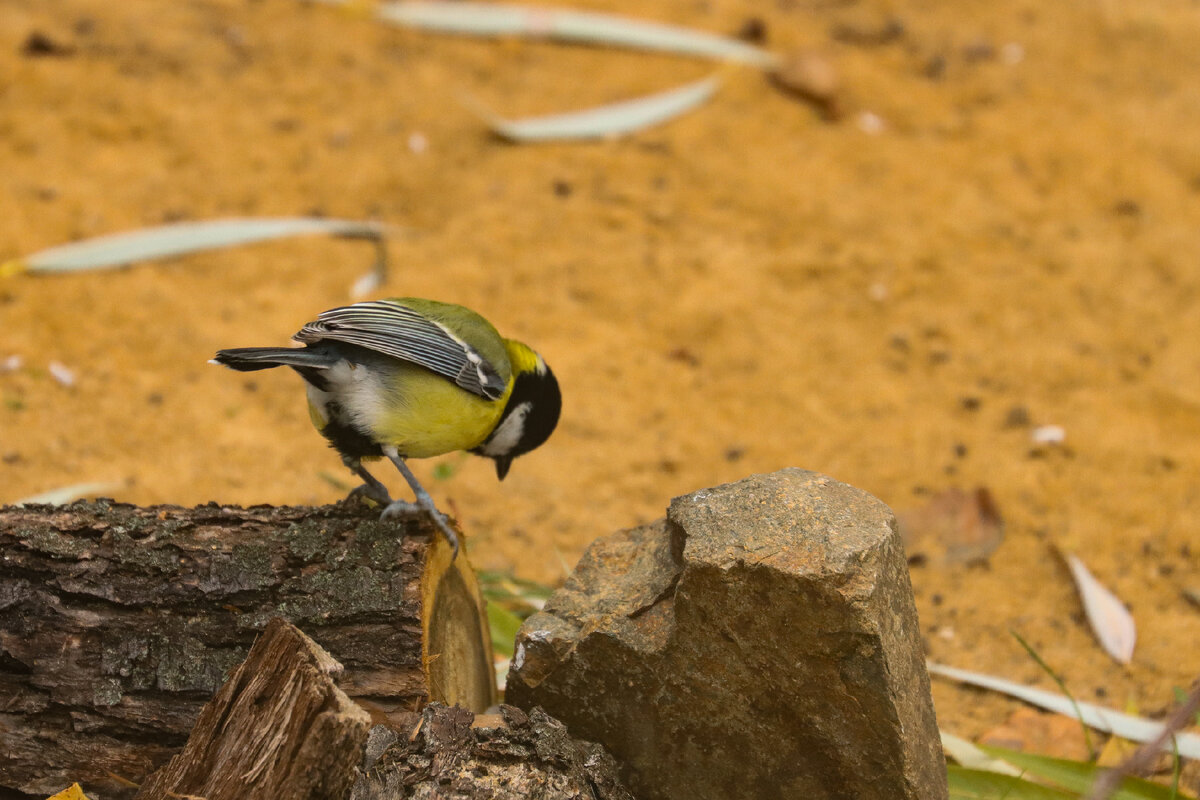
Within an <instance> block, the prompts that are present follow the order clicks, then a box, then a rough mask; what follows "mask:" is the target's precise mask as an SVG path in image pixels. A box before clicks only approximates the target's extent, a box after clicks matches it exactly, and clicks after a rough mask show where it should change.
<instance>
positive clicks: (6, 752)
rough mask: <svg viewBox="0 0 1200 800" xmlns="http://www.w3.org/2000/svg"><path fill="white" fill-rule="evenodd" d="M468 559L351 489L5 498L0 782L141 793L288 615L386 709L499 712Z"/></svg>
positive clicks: (376, 706) (360, 697)
mask: <svg viewBox="0 0 1200 800" xmlns="http://www.w3.org/2000/svg"><path fill="white" fill-rule="evenodd" d="M464 556H465V553H464V554H462V555H460V556H459V558H458V560H457V561H455V562H454V563H453V564H452V563H451V561H450V549H449V547H448V546H447V545H446V543H445V541H444V540H443V539H442V538H441V536H439V535H438V534H437V533H436V531H435V530H434V529H433V527H432V526H431V525H430V524H429V522H428V520H427V519H426V518H425V517H424V516H422V515H413V516H412V517H410V518H407V519H404V520H399V521H395V520H391V521H388V522H381V521H379V519H378V511H377V510H371V509H367V508H364V507H362V506H360V505H358V504H354V503H343V504H339V505H336V506H328V507H323V508H303V507H283V508H272V507H265V506H259V507H254V508H248V509H242V508H234V507H224V506H217V505H211V504H210V505H207V506H200V507H197V508H193V509H187V508H180V507H176V506H156V507H149V508H136V507H134V506H129V505H125V504H117V503H111V502H104V501H102V502H98V503H76V504H73V505H70V506H59V507H50V506H30V507H22V508H11V507H6V508H0V796H3V794H4V790H5V789H10V790H18V791H22V792H26V793H29V794H33V795H37V794H41V795H42V796H47V795H49V794H52V793H53V792H55V791H57V790H59V789H62V788H63V787H64V786H66V785H68V784H70V783H72V782H74V781H80V782H81V783H84V784H85V785H87V786H89V787H93V788H94V790H95V791H97V792H98V793H101V794H103V796H104V797H130V796H131V795H132V790H131V789H130V788H129V786H128V783H126V782H127V781H132V782H135V783H136V782H140V781H141V780H142V779H143V778H144V777H145V776H146V775H147V774H149V773H150V772H151V771H153V770H154V769H155V768H157V767H158V766H160V765H161V764H163V763H164V762H165V761H166V760H167V759H168V758H169V757H170V756H171V755H172V754H173V753H174V752H175V751H176V750H178V748H179V747H181V746H182V745H183V744H184V742H185V740H186V738H187V735H188V732H189V731H190V730H191V729H192V726H193V725H194V724H195V722H196V718H197V716H198V714H199V712H200V709H201V707H202V705H203V704H204V702H205V701H206V700H208V699H209V697H210V696H211V695H212V693H213V692H214V691H215V690H216V689H217V688H218V687H219V686H220V685H221V684H222V682H223V681H224V679H225V676H226V674H227V673H228V672H229V671H230V670H231V669H232V668H233V667H234V666H235V665H237V664H239V663H240V662H241V661H242V660H243V658H244V657H245V656H246V653H247V651H248V650H249V649H250V646H251V644H252V643H253V642H254V640H255V638H256V637H257V636H258V634H259V633H260V632H261V631H262V629H263V628H264V626H265V625H266V624H267V622H268V621H269V620H270V619H271V618H272V617H275V616H281V617H284V618H285V619H287V620H289V621H291V622H293V623H295V624H296V625H297V626H299V627H300V628H302V629H303V630H305V631H306V633H308V634H309V635H310V636H311V637H312V638H313V639H314V640H315V641H316V642H317V643H318V644H320V645H321V646H322V647H323V648H324V649H325V650H327V651H328V652H329V653H330V654H331V655H332V656H333V658H335V659H336V660H337V661H339V662H340V663H341V664H343V665H344V667H345V669H344V672H343V674H342V675H341V677H340V679H339V681H338V683H339V686H340V687H341V688H342V690H344V691H345V692H346V694H347V695H349V696H350V697H351V698H353V699H354V700H356V701H357V702H358V703H359V704H360V705H362V706H364V707H365V708H367V709H368V710H369V711H370V712H371V713H372V716H373V717H374V718H375V719H376V721H383V720H385V719H386V718H388V717H389V716H392V717H396V716H400V717H406V716H407V715H410V714H411V713H412V712H414V711H417V710H419V709H420V708H421V707H422V706H423V705H424V704H425V703H426V701H427V700H429V699H434V700H440V701H442V702H446V703H459V704H462V705H464V706H466V707H468V708H472V709H476V710H482V709H484V708H486V707H487V706H488V705H490V704H491V703H492V702H493V700H494V696H495V689H494V679H493V673H492V660H491V645H490V640H489V638H488V635H487V624H486V619H485V617H484V611H483V602H482V599H481V597H480V595H479V591H478V587H477V586H476V583H475V579H474V575H473V573H472V572H471V570H470V568H469V565H468V563H467V560H466V558H465V557H464ZM402 724H406V722H402ZM114 776H115V777H114Z"/></svg>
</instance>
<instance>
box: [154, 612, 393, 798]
mask: <svg viewBox="0 0 1200 800" xmlns="http://www.w3.org/2000/svg"><path fill="white" fill-rule="evenodd" d="M341 669H342V667H341V665H340V664H338V663H337V662H336V661H335V660H333V658H331V657H330V655H329V654H328V653H326V652H325V651H324V650H322V649H321V648H320V647H319V646H318V645H317V644H316V643H314V642H313V640H312V639H309V638H308V637H307V636H305V635H304V634H303V633H301V632H300V631H299V630H298V629H297V628H296V627H295V626H293V625H291V624H289V623H287V622H285V621H283V620H282V619H281V618H279V617H276V618H275V619H274V620H272V621H271V622H270V623H269V624H268V625H267V629H266V631H264V632H263V635H262V637H261V638H260V639H259V640H258V641H257V642H256V643H255V644H254V647H252V648H251V649H250V653H249V655H247V656H246V660H245V661H243V662H242V663H241V664H240V665H239V666H238V667H237V669H235V670H234V671H233V673H232V674H231V675H230V676H229V680H228V681H226V683H225V685H224V686H222V687H221V689H220V691H218V692H217V694H216V696H215V697H213V699H212V700H210V701H209V702H208V703H207V704H206V705H205V706H204V710H203V711H201V712H200V718H199V720H197V722H196V726H195V728H194V729H193V731H192V734H191V736H189V737H188V741H187V746H186V747H184V749H183V752H182V753H180V754H179V755H177V756H175V757H174V758H172V759H171V762H170V763H169V764H168V765H167V766H166V767H164V768H162V769H161V770H159V771H158V772H156V773H154V774H153V775H152V776H150V778H149V779H147V781H146V782H145V783H144V784H143V785H142V788H141V790H140V791H139V792H138V794H137V798H136V800H167V798H179V797H203V798H205V800H243V798H247V797H261V798H269V799H270V800H345V797H346V795H347V793H348V792H349V791H350V787H351V785H352V784H353V782H354V777H355V772H356V768H357V765H358V762H359V759H360V758H361V757H362V750H363V744H364V743H365V742H366V739H367V731H368V730H369V729H370V727H371V718H370V715H368V714H367V712H366V711H364V710H363V709H362V708H361V707H359V706H358V705H356V704H355V703H354V702H353V701H352V700H351V699H350V698H349V697H347V696H346V694H345V693H344V692H342V691H341V690H340V689H338V688H337V687H336V686H335V685H334V683H333V680H332V679H331V676H332V675H336V674H337V673H339V672H341Z"/></svg>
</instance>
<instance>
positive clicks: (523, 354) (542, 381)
mask: <svg viewBox="0 0 1200 800" xmlns="http://www.w3.org/2000/svg"><path fill="white" fill-rule="evenodd" d="M504 344H505V346H506V347H507V348H508V355H509V360H510V362H511V363H512V368H513V373H512V374H513V386H512V391H511V392H510V393H509V395H508V402H507V403H506V404H505V406H504V412H503V413H502V414H501V415H500V421H499V422H498V423H496V427H495V428H493V429H492V432H491V434H490V435H489V436H488V438H487V439H485V440H484V442H483V444H481V445H480V446H479V447H477V448H475V450H474V452H476V453H478V454H479V455H481V456H487V457H488V458H490V459H492V460H493V461H495V462H496V476H497V477H498V478H499V479H500V480H504V476H505V475H507V474H508V468H509V467H510V466H512V460H513V459H514V458H516V457H517V456H519V455H524V454H525V453H528V452H529V451H530V450H533V449H534V448H536V447H539V446H541V444H542V443H543V442H545V441H546V440H547V439H549V438H550V434H551V433H553V432H554V427H555V426H556V425H558V415H559V413H560V412H561V411H562V394H561V393H560V392H559V390H558V381H557V380H556V379H555V377H554V373H553V372H551V371H550V367H548V366H547V365H546V362H545V361H543V360H542V357H541V356H539V355H538V354H537V353H535V352H534V351H533V350H531V349H530V348H528V347H526V346H525V345H523V344H521V343H520V342H515V341H512V340H511V339H509V340H505V342H504Z"/></svg>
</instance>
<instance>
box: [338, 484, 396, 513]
mask: <svg viewBox="0 0 1200 800" xmlns="http://www.w3.org/2000/svg"><path fill="white" fill-rule="evenodd" d="M346 499H347V500H370V501H371V502H373V503H376V504H378V505H381V506H384V507H385V508H386V507H387V506H390V505H391V504H392V498H391V496H390V495H389V494H388V493H387V489H385V488H383V484H378V485H376V486H372V485H371V484H369V483H364V484H362V485H361V486H356V487H354V488H353V489H351V490H350V494H348V495H346Z"/></svg>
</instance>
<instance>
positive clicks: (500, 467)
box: [495, 456, 512, 480]
mask: <svg viewBox="0 0 1200 800" xmlns="http://www.w3.org/2000/svg"><path fill="white" fill-rule="evenodd" d="M495 461H496V477H497V478H499V479H500V480H504V476H505V475H507V474H508V468H509V467H511V466H512V456H497V457H496V459H495Z"/></svg>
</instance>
